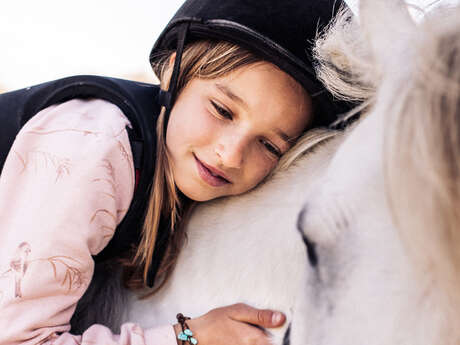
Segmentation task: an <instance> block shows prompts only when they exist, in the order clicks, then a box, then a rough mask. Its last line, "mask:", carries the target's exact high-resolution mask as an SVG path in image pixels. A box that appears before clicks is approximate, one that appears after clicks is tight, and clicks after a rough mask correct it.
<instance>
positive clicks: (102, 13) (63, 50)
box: [0, 0, 458, 92]
mask: <svg viewBox="0 0 460 345" xmlns="http://www.w3.org/2000/svg"><path fill="white" fill-rule="evenodd" d="M216 1H225V0H216ZM280 1H282V0H280ZM306 1H307V0H306ZM410 1H411V2H412V3H418V4H419V5H420V7H422V8H426V7H427V6H428V7H429V6H430V5H432V4H433V3H443V2H452V1H453V0H442V1H434V0H410ZM455 1H458V0H455ZM182 2H183V0H168V1H165V0H132V1H129V2H128V1H126V0H124V1H121V0H110V1H109V0H78V1H72V2H70V1H65V0H40V1H32V0H15V1H12V0H9V1H8V0H2V1H0V46H1V51H0V92H1V91H8V90H13V89H18V88H22V87H26V86H29V85H34V84H38V83H40V82H44V81H47V80H53V79H57V78H60V77H65V76H69V75H73V74H98V75H109V76H112V77H119V78H127V79H134V80H140V81H146V82H155V79H154V75H153V73H152V72H151V70H150V65H149V62H148V55H149V52H150V49H151V47H152V45H153V43H154V41H155V39H156V38H157V37H158V35H159V34H160V32H161V30H162V29H163V28H164V27H165V26H166V24H167V22H168V21H169V19H170V18H171V17H172V16H173V14H174V13H175V11H176V10H177V9H178V8H179V6H180V5H181V4H182ZM348 2H349V4H350V6H351V7H352V8H356V7H357V0H349V1H348Z"/></svg>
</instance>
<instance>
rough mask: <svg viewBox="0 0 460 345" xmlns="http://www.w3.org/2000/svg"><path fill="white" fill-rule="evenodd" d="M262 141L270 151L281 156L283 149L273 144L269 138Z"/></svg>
mask: <svg viewBox="0 0 460 345" xmlns="http://www.w3.org/2000/svg"><path fill="white" fill-rule="evenodd" d="M261 142H262V144H263V145H264V147H265V148H266V149H267V151H268V152H270V153H271V154H272V155H274V156H276V157H277V158H279V157H281V151H280V150H279V149H278V148H277V147H276V146H274V145H272V144H271V143H270V142H268V141H267V140H262V141H261Z"/></svg>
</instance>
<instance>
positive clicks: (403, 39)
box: [359, 0, 416, 72]
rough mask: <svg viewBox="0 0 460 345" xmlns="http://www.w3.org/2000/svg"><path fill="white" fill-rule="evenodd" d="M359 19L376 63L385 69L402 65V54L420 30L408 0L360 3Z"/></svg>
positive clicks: (365, 0)
mask: <svg viewBox="0 0 460 345" xmlns="http://www.w3.org/2000/svg"><path fill="white" fill-rule="evenodd" d="M359 19H360V24H361V27H362V29H363V31H364V32H365V34H366V35H367V36H368V41H369V44H370V45H371V47H372V50H373V55H374V59H375V62H376V63H378V64H379V65H380V66H381V67H382V69H383V70H385V69H386V67H388V65H389V64H390V65H391V64H392V63H397V62H399V63H400V62H401V60H400V53H401V52H402V51H403V50H404V47H406V45H407V40H409V39H410V36H411V35H412V34H413V32H414V31H415V29H416V25H415V23H414V21H413V19H412V17H411V16H410V14H409V11H408V8H407V4H406V3H405V1H403V0H360V1H359ZM393 61H394V62H393ZM382 72H383V71H382Z"/></svg>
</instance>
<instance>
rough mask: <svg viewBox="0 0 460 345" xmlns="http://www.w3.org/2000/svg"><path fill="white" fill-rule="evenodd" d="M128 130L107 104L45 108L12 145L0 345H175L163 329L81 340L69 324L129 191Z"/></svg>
mask: <svg viewBox="0 0 460 345" xmlns="http://www.w3.org/2000/svg"><path fill="white" fill-rule="evenodd" d="M126 126H129V122H128V120H127V119H126V117H125V116H124V115H123V113H122V112H121V111H120V110H119V109H118V108H117V107H116V106H115V105H113V104H111V103H109V102H106V101H103V100H97V99H93V100H78V99H74V100H71V101H68V102H65V103H62V104H59V105H53V106H51V107H49V108H46V109H44V110H42V111H41V112H39V113H38V114H37V115H35V116H34V117H33V118H32V119H31V120H29V121H28V122H27V123H26V124H25V125H24V127H23V128H22V129H21V131H20V132H19V134H18V135H17V137H16V140H15V142H14V143H13V146H12V147H11V150H10V152H9V155H8V157H7V159H6V161H5V165H4V168H3V171H2V173H1V175H0V329H1V332H0V344H1V345H6V344H8V345H12V344H56V345H57V344H124V345H128V344H132V345H144V344H151V345H153V344H165V345H174V344H176V340H175V335H174V331H173V328H172V327H171V326H170V325H166V326H165V327H160V328H156V329H148V330H142V329H141V328H140V327H139V326H137V325H135V324H132V323H127V324H124V325H123V326H122V328H121V332H120V334H118V335H115V334H112V333H111V332H110V331H109V329H107V328H106V327H104V326H101V325H94V326H92V327H90V328H89V329H88V330H87V331H86V332H84V333H83V334H82V335H72V334H70V333H68V332H69V330H70V325H69V321H70V319H71V316H72V314H73V312H74V310H75V306H76V304H77V302H78V300H79V299H80V298H81V296H82V295H83V293H84V291H85V290H86V288H87V287H88V284H89V282H90V280H91V277H92V274H93V268H94V263H93V260H92V255H95V254H97V253H99V252H100V251H101V250H102V249H103V248H104V247H105V246H106V245H107V243H108V242H109V241H110V239H111V238H112V236H113V233H114V231H115V229H116V227H117V225H118V224H119V223H120V221H121V220H122V218H123V217H124V215H125V213H126V211H127V209H128V207H129V204H130V202H131V199H132V196H133V191H134V183H135V181H134V168H133V162H132V155H131V149H130V145H129V139H128V135H127V132H126Z"/></svg>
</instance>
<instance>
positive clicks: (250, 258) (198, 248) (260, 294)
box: [125, 0, 460, 345]
mask: <svg viewBox="0 0 460 345" xmlns="http://www.w3.org/2000/svg"><path fill="white" fill-rule="evenodd" d="M361 2H362V5H361V8H360V16H361V18H360V24H359V26H358V24H356V22H355V21H354V20H349V19H346V18H345V17H342V18H341V19H339V20H338V22H337V23H336V25H334V26H332V27H331V28H330V30H329V34H328V35H326V36H325V37H323V39H322V40H319V41H318V49H317V52H318V54H319V58H320V61H321V62H322V65H323V68H322V76H323V79H324V81H325V84H326V85H328V87H329V88H330V89H331V90H333V91H335V92H336V93H337V94H340V96H341V97H344V98H349V99H362V100H364V101H365V104H366V105H368V107H367V109H365V110H364V111H363V115H362V117H361V120H360V121H359V122H358V123H356V124H355V125H353V126H352V128H350V129H349V130H347V131H346V132H345V133H344V134H338V135H336V136H335V138H333V139H330V140H327V141H325V142H324V143H323V144H320V145H315V146H314V147H313V149H311V146H312V145H311V144H312V143H316V142H318V141H321V139H324V138H325V137H328V136H331V133H328V132H314V133H310V134H309V135H308V136H307V137H306V138H305V139H304V140H303V141H302V142H300V143H298V144H297V145H296V147H295V148H294V149H293V151H292V152H291V154H290V155H289V156H288V157H285V159H284V162H283V164H282V165H289V164H288V163H289V161H290V160H292V159H293V158H297V157H298V156H301V158H298V159H296V160H295V161H294V163H292V164H290V166H289V168H288V169H285V168H283V167H281V168H280V169H279V170H278V171H277V172H276V173H275V174H274V175H273V176H272V177H271V178H270V179H268V180H267V181H266V182H265V183H264V184H263V185H261V186H260V187H258V188H257V189H256V190H254V191H252V192H250V193H247V194H245V195H242V196H239V197H232V198H225V199H220V200H216V201H213V202H210V203H206V204H202V205H200V206H199V207H198V208H197V209H196V210H195V212H194V214H193V216H192V218H191V220H190V222H189V224H188V229H187V232H188V237H189V239H188V242H187V244H186V247H185V248H184V250H183V251H182V252H181V254H180V257H179V261H178V263H177V267H176V269H175V271H174V273H173V275H172V277H171V279H170V280H169V281H168V283H167V284H166V286H164V287H163V289H162V290H160V292H159V293H157V294H155V295H153V296H152V297H150V298H148V299H141V300H138V299H137V298H135V296H134V295H132V296H131V299H130V303H129V309H128V311H127V313H126V316H125V318H126V319H127V320H129V321H134V322H138V323H139V324H140V325H142V326H144V327H150V326H155V325H160V324H164V323H172V322H174V317H175V315H176V313H177V312H182V313H183V314H184V315H188V316H191V317H195V316H198V315H201V314H203V313H205V312H207V311H208V310H209V309H211V308H213V307H217V306H222V305H226V304H231V303H236V302H246V303H248V304H250V305H253V306H257V307H264V308H267V307H269V308H274V309H279V310H282V311H284V312H285V313H286V314H287V323H286V325H285V326H283V327H281V328H280V329H274V330H270V332H269V333H270V334H271V335H272V339H273V343H274V344H282V343H283V340H284V343H285V344H286V343H288V342H289V341H290V343H292V344H293V345H313V344H316V345H318V344H326V345H336V344H337V345H338V344H341V345H348V344H350V345H351V344H353V345H356V344H392V345H393V344H411V345H417V344H423V345H429V344H458V343H459V342H460V326H459V321H460V317H459V315H460V292H459V288H460V272H459V271H460V265H459V264H460V249H459V248H460V238H459V237H460V232H459V226H460V221H459V219H460V200H459V199H460V180H459V179H460V122H459V120H460V119H459V117H460V20H459V19H458V18H460V10H458V9H456V10H452V11H451V12H452V13H451V14H450V15H449V14H446V13H444V12H442V13H441V12H440V14H438V15H433V16H432V18H427V19H426V20H424V22H423V23H422V24H420V25H418V26H416V25H415V24H413V22H412V21H411V19H410V17H409V15H408V13H407V9H406V7H405V6H404V4H403V3H402V2H401V1H396V0H381V1H377V0H373V1H371V0H367V1H364V0H362V1H361ZM344 18H345V19H344ZM347 45H350V46H347ZM306 146H308V147H310V149H309V151H308V152H307V153H306V154H303V155H301V154H300V152H303V151H304V149H305V147H306ZM302 238H303V241H302V240H301V239H302ZM288 330H290V332H289V331H288Z"/></svg>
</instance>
